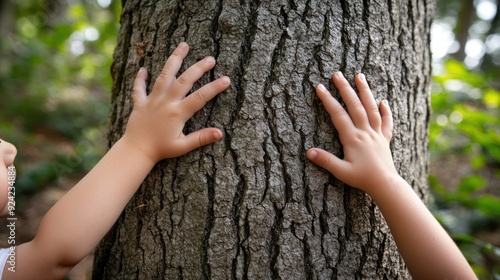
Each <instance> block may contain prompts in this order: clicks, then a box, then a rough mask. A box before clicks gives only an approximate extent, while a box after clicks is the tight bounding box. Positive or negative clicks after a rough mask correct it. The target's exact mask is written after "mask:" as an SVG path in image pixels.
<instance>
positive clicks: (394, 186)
mask: <svg viewBox="0 0 500 280" xmlns="http://www.w3.org/2000/svg"><path fill="white" fill-rule="evenodd" d="M332 79H333V82H334V83H335V85H336V86H337V88H338V89H339V91H340V95H341V97H342V99H343V100H344V102H345V104H346V106H347V112H346V111H345V110H344V108H343V107H342V106H341V105H340V104H339V102H338V101H337V100H336V99H335V98H333V97H332V96H331V94H330V93H329V92H328V91H327V90H326V89H325V88H324V86H322V85H319V86H318V87H317V88H316V92H317V94H318V97H319V98H320V99H321V101H322V102H323V104H324V106H325V108H326V110H327V111H328V113H329V114H330V116H331V118H332V122H333V124H334V125H335V127H336V128H337V130H338V132H339V137H340V141H341V142H342V145H343V148H344V158H343V159H340V158H338V157H336V156H334V155H332V154H331V153H329V152H327V151H324V150H322V149H319V148H312V149H310V150H309V151H308V152H307V157H308V158H309V159H310V160H311V161H313V162H314V163H316V164H318V165H319V166H321V167H323V168H325V169H326V170H328V171H329V172H330V173H332V174H333V175H334V176H335V177H337V178H338V179H339V180H342V181H343V182H345V183H346V184H348V185H350V186H353V187H356V188H358V189H361V190H363V191H365V192H366V193H367V194H368V195H370V196H371V197H372V199H373V200H374V201H375V203H376V204H377V206H378V207H379V208H380V211H381V212H382V214H383V216H384V218H385V220H386V221H387V224H388V225H389V228H390V229H391V233H392V235H393V236H394V239H395V241H396V244H397V246H398V249H399V251H400V253H401V255H402V256H403V259H404V260H405V263H406V265H407V266H408V269H409V271H410V273H411V275H412V276H413V278H414V279H476V276H475V275H474V273H473V271H472V269H471V268H470V266H469V264H468V263H467V261H466V260H465V258H464V256H463V255H462V253H461V252H460V250H459V249H458V248H457V246H456V245H455V243H454V242H453V240H452V239H451V238H450V237H449V235H448V234H447V233H446V231H445V230H444V229H443V228H442V227H441V225H440V224H439V223H438V222H437V221H436V219H435V218H434V217H433V216H432V214H431V213H430V212H429V210H428V209H427V208H426V206H425V205H424V203H422V201H421V200H420V199H419V197H418V196H417V195H416V194H415V192H414V191H413V189H412V188H411V187H410V185H409V184H408V183H407V182H406V181H405V180H404V179H403V178H401V177H400V176H399V174H398V173H397V171H396V168H395V167H394V163H393V160H392V156H391V151H390V148H389V142H390V140H391V138H392V129H393V121H392V114H391V111H390V108H389V106H388V104H387V102H385V101H384V102H381V104H380V108H379V107H378V106H377V104H376V102H375V100H374V98H373V95H372V93H371V91H370V88H369V87H368V84H367V83H366V80H365V78H364V75H362V74H360V75H358V76H357V77H356V79H355V82H356V87H357V88H358V91H359V97H358V95H357V94H356V92H355V91H354V90H353V88H352V87H351V86H350V85H349V83H348V82H347V80H346V79H345V78H344V77H343V76H342V74H341V73H340V72H338V73H336V74H335V75H334V76H333V77H332Z"/></svg>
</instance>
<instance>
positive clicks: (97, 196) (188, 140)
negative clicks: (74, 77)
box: [3, 43, 229, 279]
mask: <svg viewBox="0 0 500 280" xmlns="http://www.w3.org/2000/svg"><path fill="white" fill-rule="evenodd" d="M188 51H189V48H188V46H187V44H185V43H181V44H180V45H179V46H178V47H177V49H176V50H175V51H174V53H173V54H172V56H170V58H169V59H168V60H167V62H166V64H165V67H164V69H163V71H162V73H161V75H160V76H159V77H158V79H157V80H156V83H155V86H154V88H153V91H152V93H151V94H150V95H149V96H147V95H146V82H145V80H146V77H147V72H146V70H145V69H141V70H140V71H139V73H138V74H137V78H136V80H135V82H134V92H133V99H134V109H133V112H132V114H131V116H130V119H129V122H128V124H127V128H126V131H125V134H124V136H123V137H122V138H121V139H120V140H119V141H118V142H117V143H116V144H115V145H114V146H113V147H112V148H111V149H110V150H109V152H108V153H107V154H106V155H105V156H104V157H103V158H102V160H101V161H100V162H99V163H98V164H97V165H96V166H95V167H94V168H93V169H92V170H91V171H90V172H89V173H88V174H87V175H86V176H85V177H84V178H83V179H82V180H81V181H80V182H79V183H78V184H77V185H76V186H75V187H73V188H72V189H71V190H70V191H69V192H68V193H67V194H66V195H65V196H64V197H63V198H62V199H61V200H60V201H58V202H57V203H56V205H54V207H52V208H51V209H50V211H49V212H48V213H47V215H46V216H45V217H44V219H43V221H42V222H41V224H40V228H39V230H38V232H37V234H36V237H35V238H34V240H33V241H31V242H29V243H26V244H22V245H20V246H19V247H18V248H17V250H16V255H17V259H16V272H15V273H12V272H10V271H8V270H7V267H8V266H7V265H6V267H5V269H4V273H3V277H4V279H54V278H61V277H63V276H64V275H65V274H66V273H67V271H68V270H69V269H71V268H72V267H73V266H74V265H76V264H77V263H78V262H80V260H82V259H83V258H84V257H85V256H86V255H88V254H89V253H90V252H91V251H92V250H93V249H94V247H95V246H96V245H97V243H98V242H99V241H100V240H101V239H102V237H103V236H104V235H105V234H106V232H107V231H108V230H109V229H110V228H111V226H112V225H113V223H114V222H115V221H116V219H117V218H118V216H119V215H120V213H121V212H122V210H123V208H124V207H125V205H126V204H127V202H128V201H129V200H130V198H131V197H132V196H133V194H134V193H135V192H136V190H137V188H138V187H139V185H140V184H141V182H142V181H143V180H144V178H145V177H146V175H147V174H148V173H149V172H150V170H151V169H152V168H153V166H154V165H155V164H156V163H157V162H158V161H159V160H161V159H164V158H172V157H177V156H180V155H183V154H185V153H187V152H189V151H191V150H194V149H196V148H198V147H200V146H203V145H208V144H211V143H213V142H216V141H218V140H220V139H221V138H222V132H221V131H220V130H219V129H216V128H205V129H202V130H200V131H196V132H193V133H191V134H189V135H184V134H183V133H182V130H183V127H184V124H185V123H186V121H187V120H188V119H189V118H191V117H192V115H193V114H194V113H195V112H196V111H198V110H200V109H201V108H202V107H203V106H204V105H205V104H206V102H207V101H208V100H210V99H212V98H213V97H215V96H216V95H217V94H218V93H220V92H222V91H223V90H225V89H226V88H227V87H228V86H229V78H227V77H222V78H220V79H218V80H215V81H213V82H211V83H209V84H207V85H205V86H203V87H202V88H200V89H199V90H197V91H196V92H194V93H193V94H191V95H189V96H188V97H186V94H187V93H188V92H189V91H190V90H191V88H192V86H193V83H194V82H196V81H197V80H198V79H199V78H200V77H201V76H202V75H203V74H204V73H205V72H206V71H208V70H210V69H212V68H213V67H214V65H215V60H214V59H213V58H211V57H209V58H206V59H204V60H202V61H199V62H198V63H196V64H195V65H193V66H191V67H190V68H189V69H188V70H186V72H184V73H183V74H182V75H181V76H179V78H177V79H176V77H175V75H176V73H177V72H178V71H179V68H180V67H181V65H182V61H183V59H184V57H185V56H186V55H187V53H188Z"/></svg>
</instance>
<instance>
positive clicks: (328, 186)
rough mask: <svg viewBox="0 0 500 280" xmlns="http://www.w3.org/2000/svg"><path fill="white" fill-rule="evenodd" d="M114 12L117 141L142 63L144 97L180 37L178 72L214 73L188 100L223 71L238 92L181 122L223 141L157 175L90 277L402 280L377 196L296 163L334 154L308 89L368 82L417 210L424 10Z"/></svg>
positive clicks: (297, 6)
mask: <svg viewBox="0 0 500 280" xmlns="http://www.w3.org/2000/svg"><path fill="white" fill-rule="evenodd" d="M123 2H124V4H123V6H124V8H123V15H122V20H121V24H122V27H121V33H120V36H119V38H120V39H119V42H118V46H117V48H116V51H115V57H114V65H113V67H112V75H113V78H114V88H113V97H112V98H113V100H112V110H111V118H110V134H109V141H110V143H109V144H110V145H111V144H113V143H114V142H115V141H116V140H117V139H118V138H119V137H120V136H121V135H122V133H123V131H124V126H125V124H126V121H127V118H128V116H129V113H130V111H131V99H130V92H131V90H132V83H133V78H134V77H135V74H136V72H137V70H138V69H139V67H140V66H146V67H147V68H148V69H149V70H150V73H151V76H152V78H151V83H150V84H149V87H150V88H151V86H152V82H153V81H154V80H155V78H156V76H157V75H158V74H159V72H160V70H161V68H162V67H163V63H164V61H165V60H166V58H167V57H168V56H169V55H170V53H171V52H172V50H173V49H174V48H175V46H176V45H177V44H178V43H179V42H180V41H186V42H187V43H188V44H190V46H191V53H190V55H189V56H188V58H187V59H186V61H185V65H184V67H183V69H186V67H187V66H189V65H191V64H192V63H194V62H195V61H197V60H199V59H201V58H203V57H204V56H207V55H212V56H214V57H215V58H216V59H217V61H218V64H217V66H216V67H215V68H214V70H213V71H211V72H210V73H209V74H208V75H207V76H206V77H204V78H203V79H202V81H201V83H199V84H197V85H196V86H195V88H197V87H199V86H200V85H202V84H204V83H207V82H208V81H210V80H212V79H214V78H217V77H219V76H221V75H224V74H225V75H229V76H230V77H231V80H232V85H231V87H230V89H228V90H227V91H226V92H225V93H223V94H221V95H219V96H218V97H217V98H216V99H215V100H214V101H212V102H211V103H209V105H208V106H206V108H204V109H203V110H202V111H200V112H199V113H198V114H197V115H195V117H194V118H193V119H192V120H191V121H190V122H189V123H188V125H187V126H186V130H187V131H194V130H197V129H199V128H202V127H206V126H216V127H219V128H221V129H222V130H223V131H224V140H223V141H221V142H219V143H217V144H215V145H212V146H209V147H205V148H202V149H199V150H197V151H194V152H192V153H189V154H187V155H185V156H183V157H181V158H178V159H173V160H166V161H163V162H161V163H159V164H158V165H157V166H156V167H155V168H154V169H153V171H152V172H151V174H150V176H149V177H148V178H147V179H146V180H145V182H144V184H143V185H142V186H141V188H140V190H139V191H138V193H137V194H136V196H135V197H134V198H133V199H132V200H131V202H130V203H129V205H128V206H127V208H126V209H125V211H124V213H123V214H122V216H121V217H120V219H119V220H118V222H117V223H116V225H115V226H114V227H113V228H112V230H111V231H110V232H109V234H108V235H107V236H106V238H105V239H104V240H103V242H102V243H101V244H100V246H99V247H98V249H97V250H96V258H95V263H94V278H95V279H337V278H338V279H385V278H387V279H397V278H400V279H404V278H409V274H408V272H407V270H406V268H405V265H404V263H403V261H402V259H401V258H400V256H399V254H398V251H397V248H396V247H395V244H394V241H393V239H392V237H391V235H390V232H389V229H388V227H387V225H386V224H385V222H384V220H383V218H382V216H381V214H380V212H379V210H378V208H377V207H376V206H375V205H374V204H373V202H372V201H371V199H370V198H369V197H368V196H367V195H366V194H364V193H363V192H361V191H358V190H356V189H353V188H350V187H348V186H345V185H343V184H342V183H341V182H339V181H337V180H336V179H335V178H334V177H333V176H330V175H329V174H328V173H326V172H325V171H324V170H322V169H320V168H318V167H316V166H315V165H313V164H311V163H310V162H308V161H307V159H306V158H305V151H306V150H307V149H308V148H310V147H313V146H319V147H322V148H325V149H328V150H330V151H332V152H334V153H335V154H337V155H341V153H342V149H341V145H340V143H339V141H338V138H337V134H336V131H335V129H334V128H333V125H332V124H331V121H330V119H329V117H328V115H327V113H326V111H325V110H324V108H323V106H322V105H321V103H320V101H319V100H318V99H317V98H316V96H315V91H314V87H315V85H317V84H318V83H319V82H321V83H325V84H327V85H329V86H330V88H331V89H332V92H333V94H334V95H335V96H337V97H338V93H337V91H336V90H335V89H334V88H333V85H332V84H331V82H329V81H330V80H329V79H330V76H331V74H332V73H333V72H335V71H337V70H341V71H343V72H344V73H345V75H346V77H348V79H349V80H351V81H352V79H353V77H354V75H355V74H356V73H359V72H363V73H365V74H366V75H367V79H368V82H369V84H370V85H371V87H372V88H373V91H374V94H375V95H376V98H377V99H379V100H381V99H384V98H387V99H388V100H389V102H390V104H391V106H392V109H393V113H394V119H395V127H396V130H395V132H394V138H393V142H392V147H393V156H394V159H395V161H396V166H397V168H398V169H399V172H400V174H401V175H402V176H403V177H404V178H405V179H406V180H407V181H408V182H409V183H410V184H411V185H412V186H413V188H414V189H415V190H416V191H417V193H418V194H420V195H421V197H422V198H423V199H426V196H427V193H428V190H427V183H426V175H427V154H428V151H427V122H428V117H429V83H430V51H429V29H430V23H431V18H432V14H433V7H434V6H433V4H432V3H431V1H430V0H419V1H417V0H407V1H404V0H398V1H395V0H385V1H382V0H355V1H330V0H296V1H284V0H277V1H257V0H256V1H246V0H240V1H236V0H230V1H181V0H177V1H176V0H171V1H165V0H163V1H156V0H149V1H146V0H142V1H140V0H127V1H123ZM116 172H117V173H119V172H120V171H119V170H117V171H116ZM360 176H363V174H360Z"/></svg>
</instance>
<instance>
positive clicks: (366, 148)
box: [307, 72, 399, 194]
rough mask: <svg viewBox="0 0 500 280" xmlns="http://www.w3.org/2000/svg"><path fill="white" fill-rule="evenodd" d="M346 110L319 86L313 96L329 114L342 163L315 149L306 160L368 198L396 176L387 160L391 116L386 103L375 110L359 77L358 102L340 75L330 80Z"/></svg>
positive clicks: (390, 157) (375, 105)
mask: <svg viewBox="0 0 500 280" xmlns="http://www.w3.org/2000/svg"><path fill="white" fill-rule="evenodd" d="M332 79H333V82H334V83H335V85H336V86H337V88H338V89H339V91H340V95H341V97H342V99H343V100H344V103H345V104H346V106H347V110H348V112H349V113H347V112H346V111H345V110H344V108H343V107H342V106H341V105H340V103H339V102H338V101H337V100H336V99H335V98H333V97H332V96H331V94H330V93H329V92H328V91H327V90H326V88H325V87H324V86H323V85H321V84H320V85H318V86H317V88H316V92H317V94H318V97H319V98H320V99H321V101H322V102H323V105H324V106H325V108H326V110H327V111H328V113H329V114H330V117H331V119H332V122H333V124H334V125H335V128H336V129H337V131H338V133H339V137H340V142H341V143H342V145H343V148H344V159H339V158H338V157H336V156H334V155H332V154H331V153H329V152H327V151H324V150H322V149H318V148H312V149H310V150H309V151H308V152H307V157H308V158H309V159H310V160H311V161H313V162H314V163H316V164H318V165H319V166H321V167H323V168H325V169H326V170H328V171H329V172H330V173H332V174H333V175H334V176H335V177H337V178H338V179H339V180H341V181H343V182H344V183H346V184H348V185H350V186H353V187H356V188H359V189H361V190H363V191H365V192H367V193H368V194H371V192H372V191H375V190H376V189H377V188H378V187H383V186H384V184H387V183H388V180H391V179H394V178H396V177H394V176H399V175H398V173H397V171H396V168H395V167H394V163H393V160H392V156H391V151H390V148H389V142H390V141H391V137H392V127H393V123H392V114H391V111H390V108H389V106H388V104H387V101H383V102H381V103H380V111H379V108H378V107H377V104H376V102H375V99H374V98H373V95H372V92H371V90H370V88H369V86H368V84H367V82H366V79H365V77H364V75H363V74H359V75H357V76H356V78H355V83H356V87H357V89H358V91H359V98H358V95H357V94H356V92H355V91H354V90H353V88H352V87H351V86H350V85H349V83H348V82H347V80H346V79H345V78H344V76H343V75H342V73H340V72H337V73H336V74H334V75H333V77H332Z"/></svg>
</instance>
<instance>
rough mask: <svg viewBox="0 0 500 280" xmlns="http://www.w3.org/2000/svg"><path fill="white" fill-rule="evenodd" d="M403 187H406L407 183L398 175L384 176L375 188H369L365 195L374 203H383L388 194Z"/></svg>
mask: <svg viewBox="0 0 500 280" xmlns="http://www.w3.org/2000/svg"><path fill="white" fill-rule="evenodd" d="M405 185H408V183H407V182H406V181H405V180H404V179H403V178H402V177H401V176H400V175H399V174H398V173H391V174H386V175H384V176H383V178H382V179H381V180H380V181H379V183H377V186H374V187H372V188H370V190H368V191H367V192H366V193H367V194H368V195H369V196H370V197H371V198H372V199H373V200H375V201H376V202H377V201H383V200H384V198H385V197H387V196H388V194H389V193H390V192H393V191H395V190H397V189H398V188H402V187H404V186H405Z"/></svg>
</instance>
